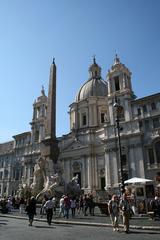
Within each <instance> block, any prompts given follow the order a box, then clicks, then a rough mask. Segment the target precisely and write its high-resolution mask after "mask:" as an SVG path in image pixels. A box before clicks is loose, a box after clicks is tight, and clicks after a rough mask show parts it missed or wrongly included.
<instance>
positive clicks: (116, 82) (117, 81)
mask: <svg viewBox="0 0 160 240" xmlns="http://www.w3.org/2000/svg"><path fill="white" fill-rule="evenodd" d="M114 83H115V90H116V91H119V90H120V85H119V77H118V76H117V77H114Z"/></svg>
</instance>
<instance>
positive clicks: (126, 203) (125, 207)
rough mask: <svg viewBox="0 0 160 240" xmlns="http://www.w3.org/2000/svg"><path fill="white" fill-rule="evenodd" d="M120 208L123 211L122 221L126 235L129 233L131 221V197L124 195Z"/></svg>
mask: <svg viewBox="0 0 160 240" xmlns="http://www.w3.org/2000/svg"><path fill="white" fill-rule="evenodd" d="M119 206H120V209H121V211H122V219H123V225H124V230H125V233H129V219H130V213H131V205H130V200H129V196H128V195H127V194H126V193H123V195H122V199H121V201H120V205H119Z"/></svg>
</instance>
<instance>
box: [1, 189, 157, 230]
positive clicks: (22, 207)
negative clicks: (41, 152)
mask: <svg viewBox="0 0 160 240" xmlns="http://www.w3.org/2000/svg"><path fill="white" fill-rule="evenodd" d="M133 203H134V199H133V198H132V196H131V195H130V194H128V193H127V192H125V193H123V194H122V196H117V195H115V194H113V195H112V196H111V199H110V200H109V202H108V213H109V215H110V219H111V223H112V226H113V231H119V219H120V217H122V221H123V226H124V231H125V232H126V233H129V220H130V217H131V215H132V214H135V213H134V208H133V206H134V204H133ZM95 205H96V204H95V202H94V197H93V194H92V193H88V194H83V195H80V196H69V195H68V194H65V195H62V196H61V197H60V199H58V202H57V199H55V197H50V198H48V197H47V196H46V195H45V196H44V198H43V200H42V202H41V208H40V215H41V217H43V215H45V216H46V220H47V223H48V224H49V225H51V223H52V218H53V214H54V213H55V214H57V217H59V218H61V217H63V218H66V219H68V218H75V217H76V215H78V214H80V213H81V214H83V215H84V216H87V215H88V214H89V215H90V216H94V209H95ZM150 205H151V209H152V211H153V213H154V217H155V218H156V217H158V218H159V219H160V197H158V196H156V197H155V198H154V199H153V200H152V201H151V202H150ZM0 207H1V212H3V213H8V212H10V211H12V209H19V213H20V214H24V213H26V214H27V215H28V220H29V223H28V225H29V226H32V224H33V221H34V216H35V215H36V209H37V201H36V199H35V198H34V197H33V196H32V197H30V198H28V199H24V198H18V197H12V196H9V197H4V198H0Z"/></svg>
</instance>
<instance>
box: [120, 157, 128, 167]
mask: <svg viewBox="0 0 160 240" xmlns="http://www.w3.org/2000/svg"><path fill="white" fill-rule="evenodd" d="M121 161H122V166H123V167H126V166H127V157H126V155H122V156H121Z"/></svg>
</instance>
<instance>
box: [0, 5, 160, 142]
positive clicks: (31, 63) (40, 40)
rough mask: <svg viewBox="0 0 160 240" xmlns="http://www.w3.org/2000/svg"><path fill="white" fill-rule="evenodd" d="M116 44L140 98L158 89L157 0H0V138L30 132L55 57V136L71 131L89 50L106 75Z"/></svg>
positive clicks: (159, 18)
mask: <svg viewBox="0 0 160 240" xmlns="http://www.w3.org/2000/svg"><path fill="white" fill-rule="evenodd" d="M115 49H116V51H117V53H118V55H119V57H120V59H121V62H122V63H124V64H125V65H126V66H127V67H128V68H129V69H130V71H131V72H132V85H133V90H134V92H135V94H136V95H137V96H138V98H140V97H144V96H148V95H151V94H154V93H157V92H160V84H159V82H160V77H159V69H160V1H159V0H134V1H130V0H14V1H13V0H0V89H1V91H0V113H1V114H0V143H2V142H5V141H8V140H12V136H13V135H16V134H19V133H22V132H25V131H30V124H29V122H31V120H32V110H33V108H32V104H33V102H34V100H35V99H36V98H37V97H38V96H39V95H40V91H41V86H42V85H44V87H45V89H46V93H47V92H48V79H49V68H50V64H51V63H52V58H53V57H55V59H56V65H57V136H61V135H63V134H66V133H68V132H69V115H68V113H67V112H68V110H69V105H70V104H71V103H73V101H74V99H75V96H76V93H77V92H78V90H79V88H80V87H81V85H82V84H83V83H84V82H85V81H86V80H87V79H88V67H89V65H90V64H91V63H92V56H93V55H94V54H95V55H96V60H97V63H98V64H99V65H100V66H101V68H102V77H103V79H106V73H107V71H108V69H109V68H110V66H111V65H112V63H113V59H114V56H115Z"/></svg>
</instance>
